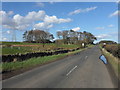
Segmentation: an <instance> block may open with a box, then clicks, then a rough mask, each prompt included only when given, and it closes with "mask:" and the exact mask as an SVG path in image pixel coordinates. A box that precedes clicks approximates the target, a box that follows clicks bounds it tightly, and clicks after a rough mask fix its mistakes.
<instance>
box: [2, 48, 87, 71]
mask: <svg viewBox="0 0 120 90" xmlns="http://www.w3.org/2000/svg"><path fill="white" fill-rule="evenodd" d="M85 49H87V48H84V49H80V50H76V51H73V52H69V53H64V54H58V55H52V56H45V57H38V58H31V59H28V60H25V61H22V62H18V61H16V62H9V63H8V62H6V63H3V64H2V71H12V70H19V69H22V68H29V67H33V66H37V65H42V64H45V63H48V62H51V61H55V60H57V59H60V58H64V57H65V56H67V55H71V54H75V53H78V52H80V51H82V50H85Z"/></svg>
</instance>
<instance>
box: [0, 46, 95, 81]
mask: <svg viewBox="0 0 120 90" xmlns="http://www.w3.org/2000/svg"><path fill="white" fill-rule="evenodd" d="M92 47H93V46H90V47H87V48H83V49H79V50H76V51H73V52H69V53H65V54H59V55H63V56H61V57H58V58H55V59H54V60H49V61H46V62H44V63H40V64H35V65H32V64H31V65H30V66H27V67H23V68H18V69H16V70H11V71H6V72H3V73H2V80H4V79H7V78H10V77H13V76H15V75H18V74H21V73H24V72H26V71H29V70H31V69H34V68H37V67H40V66H43V65H46V64H49V63H52V62H55V61H58V60H62V59H64V58H66V57H68V56H73V55H75V54H77V53H78V52H82V51H84V50H86V49H90V48H92ZM56 56H57V55H56ZM46 57H47V56H46ZM38 58H39V57H38Z"/></svg>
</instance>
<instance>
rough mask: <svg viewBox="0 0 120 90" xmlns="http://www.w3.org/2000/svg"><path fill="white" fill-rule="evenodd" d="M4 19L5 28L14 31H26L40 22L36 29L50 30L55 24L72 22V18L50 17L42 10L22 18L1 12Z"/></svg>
mask: <svg viewBox="0 0 120 90" xmlns="http://www.w3.org/2000/svg"><path fill="white" fill-rule="evenodd" d="M0 14H2V17H1V18H0V20H1V21H2V26H3V28H6V29H13V30H24V29H26V28H28V27H29V26H33V23H35V22H36V21H38V22H40V23H37V24H35V25H34V27H35V28H40V27H41V28H43V29H49V28H51V27H53V25H54V24H60V23H67V22H70V21H72V20H71V19H70V18H66V19H63V18H58V17H57V16H48V15H47V14H46V13H45V11H43V10H40V11H38V12H35V11H32V12H28V14H27V15H26V16H21V15H20V14H16V15H14V16H13V17H9V15H8V13H6V12H5V11H0Z"/></svg>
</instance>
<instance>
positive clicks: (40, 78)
mask: <svg viewBox="0 0 120 90" xmlns="http://www.w3.org/2000/svg"><path fill="white" fill-rule="evenodd" d="M100 55H101V52H100V50H99V48H98V46H95V47H93V48H91V49H87V50H85V51H82V52H80V53H77V54H75V55H73V56H69V57H66V58H64V59H62V60H58V61H55V62H52V63H50V64H47V65H44V66H40V67H38V68H35V69H32V70H30V71H27V72H25V73H22V74H20V75H17V76H14V77H12V78H9V79H6V80H4V81H3V83H2V86H3V88H115V85H114V83H113V82H112V77H111V76H110V73H109V72H108V69H107V68H106V65H105V64H104V63H103V62H102V61H101V60H100V59H99V56H100Z"/></svg>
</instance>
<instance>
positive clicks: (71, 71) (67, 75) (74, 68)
mask: <svg viewBox="0 0 120 90" xmlns="http://www.w3.org/2000/svg"><path fill="white" fill-rule="evenodd" d="M76 68H77V66H75V67H74V68H72V69H71V70H70V71H69V72H68V73H67V74H66V76H68V75H69V74H70V73H72V72H73V70H75V69H76Z"/></svg>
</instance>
